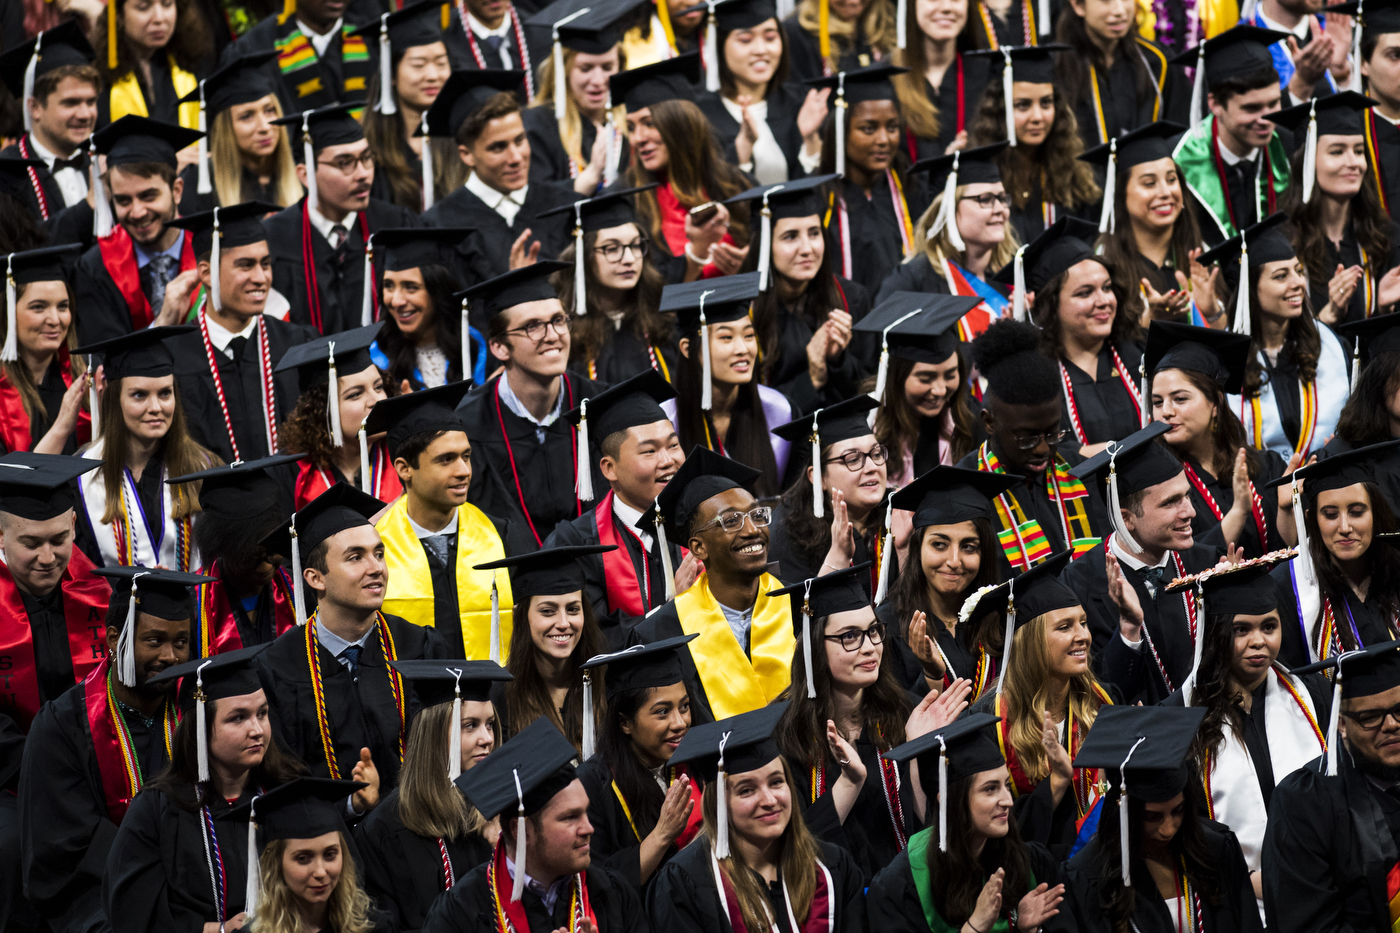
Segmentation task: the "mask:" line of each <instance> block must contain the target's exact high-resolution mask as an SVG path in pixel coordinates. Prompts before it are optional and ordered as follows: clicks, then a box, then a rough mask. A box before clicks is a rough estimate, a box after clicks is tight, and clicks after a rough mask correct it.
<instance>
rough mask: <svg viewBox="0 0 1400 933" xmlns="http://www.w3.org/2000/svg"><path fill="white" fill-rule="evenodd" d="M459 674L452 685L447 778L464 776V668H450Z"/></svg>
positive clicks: (448, 727)
mask: <svg viewBox="0 0 1400 933" xmlns="http://www.w3.org/2000/svg"><path fill="white" fill-rule="evenodd" d="M450 670H451V671H452V672H453V673H454V674H456V675H457V682H456V683H455V684H453V686H452V720H451V722H449V723H448V724H447V779H448V780H449V781H455V780H457V778H459V777H461V776H462V669H461V668H459V667H454V668H451V669H450Z"/></svg>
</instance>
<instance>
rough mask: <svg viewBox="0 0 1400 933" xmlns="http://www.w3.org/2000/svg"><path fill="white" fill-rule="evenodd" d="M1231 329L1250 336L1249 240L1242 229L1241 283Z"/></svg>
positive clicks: (1236, 291)
mask: <svg viewBox="0 0 1400 933" xmlns="http://www.w3.org/2000/svg"><path fill="white" fill-rule="evenodd" d="M1230 330H1231V331H1233V332H1234V333H1236V334H1244V335H1245V336H1246V337H1248V336H1250V331H1251V327H1250V323H1249V241H1248V239H1247V238H1246V237H1245V235H1244V231H1240V284H1239V287H1238V288H1236V289H1235V319H1234V321H1232V322H1231V323H1230Z"/></svg>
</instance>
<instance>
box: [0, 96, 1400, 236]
mask: <svg viewBox="0 0 1400 933" xmlns="http://www.w3.org/2000/svg"><path fill="white" fill-rule="evenodd" d="M1376 149H1377V150H1378V151H1377V153H1376V156H1377V160H1376V161H1379V162H1380V165H1381V170H1380V173H1379V174H1380V177H1381V184H1382V185H1384V186H1385V200H1386V204H1387V205H1388V206H1389V207H1390V216H1391V218H1392V219H1400V127H1397V126H1396V125H1395V124H1394V123H1391V122H1390V121H1389V120H1387V119H1385V118H1384V117H1382V116H1381V115H1380V114H1376ZM6 151H8V150H6ZM1368 161H1371V160H1369V159H1368ZM1376 161H1371V171H1372V172H1375V171H1376V169H1377V165H1376Z"/></svg>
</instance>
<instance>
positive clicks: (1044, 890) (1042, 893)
mask: <svg viewBox="0 0 1400 933" xmlns="http://www.w3.org/2000/svg"><path fill="white" fill-rule="evenodd" d="M1064 899H1065V886H1064V885H1062V884H1057V885H1055V886H1054V887H1053V888H1052V887H1050V886H1049V885H1045V884H1042V885H1040V886H1039V887H1038V888H1036V889H1035V890H1034V891H1027V892H1026V896H1025V897H1023V898H1021V903H1020V904H1019V905H1018V906H1017V907H1016V929H1017V930H1018V931H1020V933H1037V931H1039V930H1040V927H1041V924H1043V923H1044V922H1045V921H1047V920H1049V919H1050V918H1051V917H1053V916H1055V915H1056V914H1058V913H1059V912H1060V902H1061V901H1063V900H1064Z"/></svg>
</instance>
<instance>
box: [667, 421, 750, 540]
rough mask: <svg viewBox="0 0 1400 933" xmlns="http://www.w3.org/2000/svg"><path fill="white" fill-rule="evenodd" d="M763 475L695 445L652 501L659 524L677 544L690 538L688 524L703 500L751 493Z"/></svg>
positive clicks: (706, 448)
mask: <svg viewBox="0 0 1400 933" xmlns="http://www.w3.org/2000/svg"><path fill="white" fill-rule="evenodd" d="M762 475H763V474H762V473H761V472H760V471H758V470H755V469H754V468H753V467H750V466H745V465H744V464H742V463H740V462H739V461H737V460H730V459H729V458H728V457H726V456H724V455H723V454H717V453H715V452H714V451H713V450H710V449H709V448H708V447H700V446H699V445H697V446H696V447H695V448H694V449H693V450H691V452H690V453H689V454H687V455H686V458H685V463H683V464H681V468H680V469H679V470H677V471H676V475H675V476H673V477H671V481H670V482H669V483H667V484H666V486H665V487H664V488H663V489H662V490H661V494H660V495H659V496H657V497H656V511H657V512H658V513H659V521H660V522H662V523H664V524H665V526H666V533H667V535H668V536H669V537H670V539H671V540H672V541H674V542H676V543H677V544H684V542H685V541H687V540H688V539H689V538H690V520H691V519H692V518H693V517H694V515H695V510H696V509H698V508H699V507H700V505H701V503H703V502H704V501H705V500H706V499H709V498H710V497H712V496H717V495H719V494H720V493H722V492H725V491H727V490H730V489H748V490H750V491H752V490H753V484H754V483H756V482H758V478H759V477H760V476H762Z"/></svg>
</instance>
